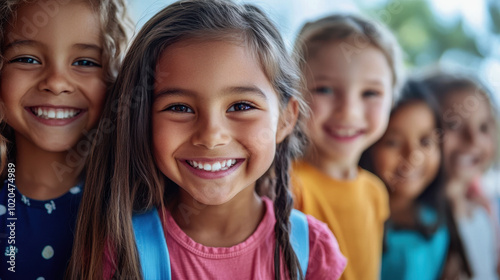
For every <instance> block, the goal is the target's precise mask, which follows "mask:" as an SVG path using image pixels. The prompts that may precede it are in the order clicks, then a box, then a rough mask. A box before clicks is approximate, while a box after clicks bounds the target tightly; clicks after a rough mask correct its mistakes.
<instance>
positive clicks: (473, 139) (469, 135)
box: [462, 126, 478, 145]
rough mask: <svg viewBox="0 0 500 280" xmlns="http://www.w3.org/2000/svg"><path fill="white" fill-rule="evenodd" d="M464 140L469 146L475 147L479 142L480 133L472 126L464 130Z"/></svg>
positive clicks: (465, 127)
mask: <svg viewBox="0 0 500 280" xmlns="http://www.w3.org/2000/svg"><path fill="white" fill-rule="evenodd" d="M462 139H463V140H464V141H465V142H466V143H467V144H469V145H475V144H476V143H477V140H478V132H476V131H474V130H473V129H472V128H471V127H470V126H464V127H463V128H462Z"/></svg>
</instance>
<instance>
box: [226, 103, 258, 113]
mask: <svg viewBox="0 0 500 280" xmlns="http://www.w3.org/2000/svg"><path fill="white" fill-rule="evenodd" d="M254 108H255V107H253V106H252V105H250V104H248V103H244V102H240V103H236V104H234V105H232V106H231V107H229V109H228V110H227V111H228V112H236V111H248V110H251V109H254Z"/></svg>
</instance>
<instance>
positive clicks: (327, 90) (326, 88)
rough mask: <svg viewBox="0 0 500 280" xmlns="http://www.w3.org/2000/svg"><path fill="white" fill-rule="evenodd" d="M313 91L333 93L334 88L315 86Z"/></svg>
mask: <svg viewBox="0 0 500 280" xmlns="http://www.w3.org/2000/svg"><path fill="white" fill-rule="evenodd" d="M313 92H314V93H317V94H325V95H326V94H333V93H334V90H333V88H331V87H317V88H315V89H313Z"/></svg>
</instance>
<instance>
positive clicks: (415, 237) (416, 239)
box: [381, 208, 450, 280]
mask: <svg viewBox="0 0 500 280" xmlns="http://www.w3.org/2000/svg"><path fill="white" fill-rule="evenodd" d="M420 217H421V219H422V221H424V222H425V221H429V222H432V221H435V219H436V213H435V211H433V210H431V209H430V208H421V211H420ZM385 230H386V239H385V242H386V244H385V245H386V247H385V251H384V254H383V256H382V271H381V279H382V280H436V279H439V277H440V276H441V273H442V270H443V266H444V263H445V261H446V256H447V252H448V246H449V243H450V237H449V233H448V229H447V227H446V225H445V224H442V225H441V226H440V227H439V228H438V229H437V230H436V232H434V234H433V235H432V236H431V237H430V238H426V237H425V236H424V235H423V234H421V233H420V232H418V231H415V230H410V229H394V228H391V227H388V228H386V229H385Z"/></svg>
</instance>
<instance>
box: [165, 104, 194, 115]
mask: <svg viewBox="0 0 500 280" xmlns="http://www.w3.org/2000/svg"><path fill="white" fill-rule="evenodd" d="M163 111H172V112H175V113H193V110H192V109H191V108H189V107H188V106H186V105H182V104H176V105H172V106H169V107H167V108H166V109H164V110H163Z"/></svg>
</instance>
